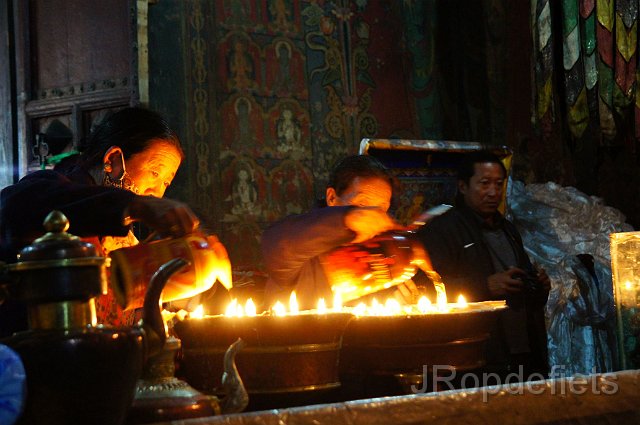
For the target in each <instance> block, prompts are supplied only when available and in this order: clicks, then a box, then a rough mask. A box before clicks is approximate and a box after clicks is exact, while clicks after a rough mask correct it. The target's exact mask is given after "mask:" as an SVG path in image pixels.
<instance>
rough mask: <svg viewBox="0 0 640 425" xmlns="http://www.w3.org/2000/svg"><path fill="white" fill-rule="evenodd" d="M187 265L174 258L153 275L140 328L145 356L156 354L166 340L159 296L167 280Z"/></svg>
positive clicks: (184, 261) (182, 260) (145, 298)
mask: <svg viewBox="0 0 640 425" xmlns="http://www.w3.org/2000/svg"><path fill="white" fill-rule="evenodd" d="M188 264H189V262H188V261H186V260H184V259H182V258H174V259H173V260H170V261H168V262H166V263H165V264H163V265H162V266H160V268H159V269H158V270H157V271H156V272H155V273H154V274H153V276H152V277H151V281H150V282H149V287H148V288H147V292H146V294H145V297H144V304H143V307H144V313H143V316H142V326H143V328H144V330H145V333H146V335H147V356H152V355H153V354H155V353H158V352H159V351H160V350H161V349H162V347H163V346H164V343H165V341H166V339H167V330H166V328H165V323H164V320H163V318H162V307H161V295H162V290H163V289H164V286H165V284H166V283H167V281H168V280H169V278H170V277H171V276H172V275H173V274H174V273H176V272H178V271H179V270H181V269H182V268H184V267H186V266H187V265H188Z"/></svg>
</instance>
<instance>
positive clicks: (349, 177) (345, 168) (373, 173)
mask: <svg viewBox="0 0 640 425" xmlns="http://www.w3.org/2000/svg"><path fill="white" fill-rule="evenodd" d="M356 177H365V178H368V177H377V178H380V179H382V180H385V181H387V182H389V185H390V186H391V187H392V188H393V187H394V183H395V181H394V178H393V176H392V175H391V173H390V172H389V170H388V169H387V167H385V166H384V165H383V164H382V163H381V162H380V161H378V160H377V159H376V158H374V157H372V156H369V155H351V156H348V157H346V158H344V159H342V160H341V161H340V162H338V164H337V165H336V166H335V167H334V169H333V171H332V172H331V176H330V177H329V183H328V184H327V187H332V188H334V189H335V191H336V193H337V194H338V196H340V195H342V194H343V193H344V191H345V190H347V189H348V188H349V186H350V185H351V183H352V182H353V180H355V178H356Z"/></svg>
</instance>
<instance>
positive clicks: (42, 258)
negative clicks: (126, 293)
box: [7, 210, 109, 271]
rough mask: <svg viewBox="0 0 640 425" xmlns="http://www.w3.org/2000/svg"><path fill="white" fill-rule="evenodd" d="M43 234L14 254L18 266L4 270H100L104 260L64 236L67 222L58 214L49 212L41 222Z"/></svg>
mask: <svg viewBox="0 0 640 425" xmlns="http://www.w3.org/2000/svg"><path fill="white" fill-rule="evenodd" d="M44 228H45V229H46V231H47V233H46V234H44V235H43V236H41V237H39V238H38V239H36V240H35V241H34V242H33V244H31V245H28V246H26V247H25V248H23V249H22V250H21V251H20V253H19V254H18V262H17V263H14V264H9V265H8V266H7V267H8V268H9V269H10V270H12V271H22V270H33V269H46V268H52V267H76V266H103V265H107V266H108V264H106V263H107V262H108V260H109V259H108V258H105V257H102V256H101V255H99V254H98V249H97V248H96V247H95V245H93V244H91V243H89V242H84V241H82V240H81V239H80V238H79V237H77V236H74V235H71V234H69V233H67V229H68V228H69V220H68V219H67V217H66V216H65V215H64V214H63V213H62V212H60V211H55V210H54V211H52V212H50V213H49V215H47V217H46V218H45V220H44Z"/></svg>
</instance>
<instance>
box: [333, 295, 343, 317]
mask: <svg viewBox="0 0 640 425" xmlns="http://www.w3.org/2000/svg"><path fill="white" fill-rule="evenodd" d="M333 311H335V312H340V311H342V296H341V295H340V292H336V293H335V295H334V296H333Z"/></svg>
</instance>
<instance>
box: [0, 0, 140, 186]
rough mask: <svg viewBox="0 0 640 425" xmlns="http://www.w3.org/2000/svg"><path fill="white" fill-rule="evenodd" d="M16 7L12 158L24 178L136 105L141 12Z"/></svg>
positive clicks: (52, 1)
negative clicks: (108, 117)
mask: <svg viewBox="0 0 640 425" xmlns="http://www.w3.org/2000/svg"><path fill="white" fill-rule="evenodd" d="M12 6H13V11H12V13H13V35H14V42H15V45H14V46H15V51H14V52H13V54H14V64H15V65H14V72H15V74H14V75H15V83H14V84H15V88H16V89H15V96H14V100H15V108H14V110H15V112H14V114H15V115H16V117H15V119H14V122H15V127H16V128H15V129H14V130H13V133H14V135H15V136H14V137H15V138H16V139H17V143H16V149H17V152H16V154H15V155H14V157H15V159H14V161H15V163H16V166H17V174H18V175H19V176H23V175H24V174H26V173H28V172H30V171H33V170H36V169H39V168H41V166H42V164H43V160H44V159H45V157H49V158H50V157H51V156H52V155H56V154H59V153H62V152H65V151H69V150H71V149H73V148H74V147H75V146H77V143H78V141H79V140H81V139H82V138H83V137H85V136H87V134H88V133H89V131H90V128H91V125H92V123H95V122H97V121H99V120H100V119H101V117H102V116H103V115H104V114H105V113H106V112H107V111H109V110H112V109H118V108H122V107H124V106H128V105H135V104H137V103H138V101H139V95H138V78H137V76H138V74H137V65H138V56H137V54H138V52H137V47H136V46H137V7H136V1H135V0H100V1H86V0H29V1H24V0H12ZM42 135H45V136H42ZM36 140H39V141H40V142H46V145H43V144H42V143H40V144H38V145H37V144H36V143H37V142H36Z"/></svg>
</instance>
